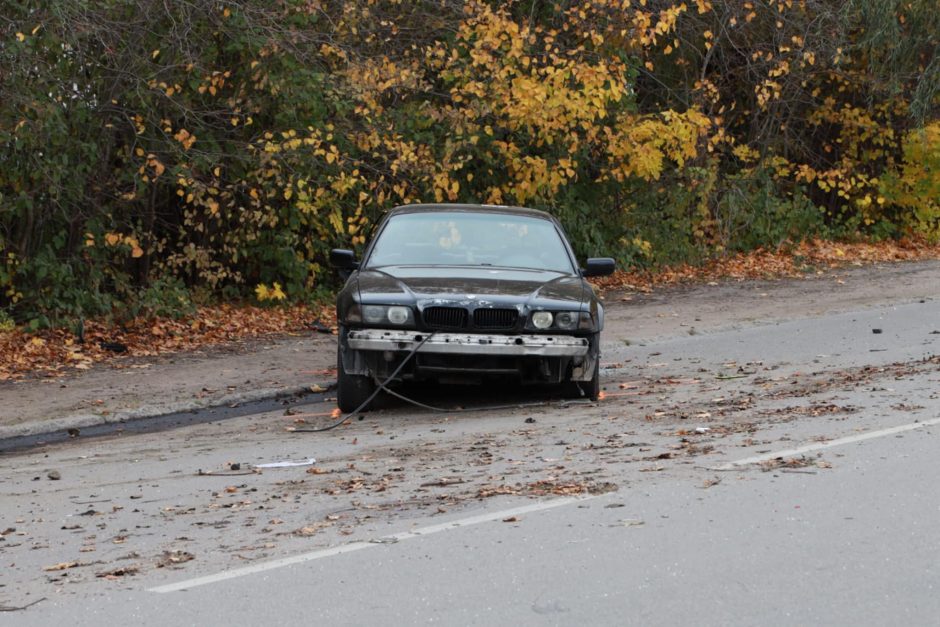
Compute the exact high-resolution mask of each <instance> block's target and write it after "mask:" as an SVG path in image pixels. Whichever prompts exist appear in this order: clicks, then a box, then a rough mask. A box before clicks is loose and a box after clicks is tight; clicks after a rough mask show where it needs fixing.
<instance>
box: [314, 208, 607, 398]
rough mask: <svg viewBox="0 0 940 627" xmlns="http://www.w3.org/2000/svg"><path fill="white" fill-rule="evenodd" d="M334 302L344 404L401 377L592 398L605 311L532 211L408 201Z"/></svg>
mask: <svg viewBox="0 0 940 627" xmlns="http://www.w3.org/2000/svg"><path fill="white" fill-rule="evenodd" d="M331 260H332V262H333V264H334V265H335V266H337V267H338V268H340V269H342V270H344V271H345V272H348V273H349V278H348V279H347V281H346V285H345V286H344V287H343V289H342V291H341V292H340V293H339V295H338V296H337V301H336V313H337V319H338V321H339V343H338V344H339V349H338V357H337V366H338V367H337V370H338V374H337V376H338V392H337V400H338V403H339V407H340V409H341V410H342V411H344V412H351V411H356V410H358V411H362V410H364V409H367V408H368V405H369V403H370V401H371V399H372V398H373V397H374V395H375V392H376V386H377V385H379V384H381V385H391V384H394V383H398V382H400V381H403V380H416V381H440V382H469V383H477V382H481V381H483V380H486V379H488V378H498V379H501V380H506V379H508V378H511V379H513V380H516V381H518V382H522V383H548V384H555V385H560V386H563V387H564V390H565V391H566V392H567V393H568V394H569V395H573V396H582V395H583V396H586V397H587V398H590V399H595V400H596V399H597V396H598V394H599V391H600V383H599V378H598V372H599V363H600V333H601V330H602V329H603V327H604V309H603V307H602V306H601V303H600V302H599V301H598V299H597V297H596V296H595V294H594V290H593V289H592V288H591V286H590V284H588V282H587V281H585V277H589V276H600V275H605V274H610V273H611V272H613V269H614V262H613V260H612V259H609V258H594V259H588V260H587V261H586V263H585V265H584V267H583V268H581V267H579V265H578V263H577V261H576V259H575V256H574V252H573V251H572V249H571V246H570V244H569V243H568V240H567V238H566V237H565V234H564V231H563V230H562V228H561V225H560V224H559V223H558V221H557V220H555V218H553V217H552V216H551V215H549V214H547V213H544V212H542V211H537V210H534V209H524V208H519V207H502V206H488V205H482V206H481V205H410V206H405V207H398V208H396V209H393V210H391V211H390V212H389V213H388V214H387V215H386V216H385V219H384V220H383V221H382V222H381V223H380V224H379V226H378V228H377V230H376V233H375V237H374V238H373V240H372V242H371V243H370V244H369V246H368V248H367V249H366V251H365V254H364V255H363V258H362V260H361V261H357V260H356V258H355V255H354V254H353V252H352V251H349V250H334V251H333V252H332V254H331Z"/></svg>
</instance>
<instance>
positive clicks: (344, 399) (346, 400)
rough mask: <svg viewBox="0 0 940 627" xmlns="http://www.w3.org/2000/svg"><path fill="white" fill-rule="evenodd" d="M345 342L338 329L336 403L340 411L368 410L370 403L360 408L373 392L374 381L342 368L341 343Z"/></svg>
mask: <svg viewBox="0 0 940 627" xmlns="http://www.w3.org/2000/svg"><path fill="white" fill-rule="evenodd" d="M345 343H346V334H345V332H343V331H340V341H339V343H338V346H337V349H336V404H337V405H339V410H340V411H341V412H343V413H344V414H345V413H349V412H352V411H356V410H357V409H359V411H369V409H370V408H371V407H372V403H369V404H368V405H366V406H365V407H362V408H361V409H360V407H359V406H360V405H362V404H363V403H365V402H366V400H368V399H369V397H370V396H372V394H373V393H374V392H375V387H376V386H375V381H373V380H372V377H364V376H362V375H357V374H349V373H347V372H346V371H345V370H344V369H343V353H342V351H343V348H342V347H343V345H344V344H345Z"/></svg>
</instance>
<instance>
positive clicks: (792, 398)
mask: <svg viewBox="0 0 940 627" xmlns="http://www.w3.org/2000/svg"><path fill="white" fill-rule="evenodd" d="M618 307H619V308H618ZM822 309H823V310H824V309H825V308H822ZM611 311H612V314H611V315H612V318H614V319H616V317H617V316H627V314H628V313H629V310H628V309H627V306H626V305H623V306H613V307H612V308H611ZM780 314H781V315H780V316H777V317H775V318H774V321H773V322H768V321H767V318H764V317H761V318H760V319H756V320H752V321H747V320H743V317H742V316H739V318H738V321H737V322H736V323H735V324H734V325H729V326H727V327H725V328H714V329H712V330H710V331H708V332H704V333H702V332H699V331H697V330H692V327H690V329H689V332H687V333H683V334H681V335H676V334H672V335H669V336H664V337H659V338H652V339H650V338H646V339H645V340H639V341H638V340H635V339H633V340H630V338H629V336H628V335H627V333H626V332H625V331H624V329H625V328H626V326H625V325H624V324H620V325H619V326H615V328H616V329H617V332H616V334H611V333H608V334H607V335H606V336H605V338H604V352H605V355H604V362H605V364H606V367H605V369H604V371H603V375H604V380H605V390H606V393H607V396H606V398H604V399H603V400H602V401H601V402H600V403H598V404H590V403H573V404H569V405H564V404H563V403H562V402H561V401H558V400H557V399H554V398H552V397H551V395H550V394H539V393H533V392H532V391H518V390H511V389H507V390H498V391H488V393H487V394H486V398H483V399H481V395H480V393H479V390H471V391H467V390H454V389H443V390H433V391H430V392H427V391H422V390H411V391H410V393H417V394H419V395H420V397H421V399H422V400H424V401H425V402H430V403H432V404H439V405H446V406H447V407H450V408H455V407H457V406H459V407H463V408H470V409H475V410H478V411H474V412H473V413H461V412H458V411H446V412H429V411H423V410H415V409H414V408H411V407H410V406H407V405H403V404H399V405H395V406H393V407H391V408H390V409H388V410H386V411H383V412H378V413H375V414H371V415H369V416H367V417H366V418H365V419H363V420H356V421H353V422H352V423H350V424H348V425H347V426H344V427H342V428H340V429H337V430H335V431H330V432H327V433H320V434H314V433H296V432H290V431H287V429H289V428H291V427H304V426H313V425H317V424H322V422H323V421H325V420H327V418H325V417H323V416H321V415H320V414H323V413H326V412H327V411H329V409H331V406H330V405H328V404H326V403H324V404H321V405H312V406H309V407H305V408H302V411H303V412H304V413H301V414H300V415H296V414H295V415H284V412H283V411H278V412H268V413H265V414H259V415H253V416H243V417H239V418H233V419H230V420H225V421H220V422H216V423H209V424H197V425H193V426H190V427H186V428H182V429H175V430H170V431H166V432H162V433H156V434H142V435H134V436H125V437H110V438H101V439H97V440H83V441H81V442H76V443H66V444H61V445H55V446H49V447H46V448H44V449H41V450H34V451H25V452H18V453H12V454H7V455H4V456H2V457H0V472H2V476H3V477H4V478H5V480H4V482H3V487H2V492H0V494H2V502H3V508H2V509H3V521H2V527H4V528H5V529H6V531H4V532H3V540H2V542H0V560H2V565H3V571H2V572H3V575H2V580H0V584H2V585H0V605H2V606H6V607H7V608H10V607H14V606H15V607H22V606H25V605H27V604H30V603H34V602H35V605H32V606H30V607H28V608H26V609H23V610H21V611H16V612H11V613H9V614H6V615H5V616H4V617H3V619H2V620H4V621H5V622H9V623H10V624H16V625H49V624H79V625H84V624H88V625H92V624H95V625H98V624H101V623H105V624H111V623H118V622H128V623H130V622H133V623H135V624H161V625H163V624H174V625H175V624H194V625H206V624H226V625H259V624H261V625H292V624H311V623H313V624H317V623H328V624H340V625H347V624H348V625H362V624H426V623H437V624H448V625H450V624H461V625H463V624H485V625H493V624H496V625H510V624H547V625H576V624H577V625H581V624H610V625H624V624H627V625H633V624H635V625H660V624H662V625H673V624H696V625H752V624H783V625H804V624H831V625H858V624H886V623H893V622H900V623H902V624H935V621H936V616H938V615H940V595H938V594H937V587H938V586H940V574H938V567H937V564H940V534H938V531H940V491H938V490H937V489H936V486H935V485H934V484H935V482H936V478H937V477H938V476H940V456H938V455H937V454H936V450H937V446H936V442H937V441H936V434H937V431H938V429H940V396H938V394H940V357H938V355H940V333H938V331H940V300H938V299H937V287H936V286H930V285H927V286H925V288H924V294H923V297H922V298H913V299H909V300H907V301H905V302H877V299H874V302H872V303H871V304H868V305H866V306H864V307H861V306H860V307H858V308H855V309H853V310H850V311H838V312H834V313H833V312H826V311H820V312H810V314H808V315H807V314H806V313H804V314H803V315H800V316H796V315H787V312H785V311H782V310H781V312H780ZM628 340H630V341H628ZM491 404H500V405H509V406H510V407H509V408H506V409H485V406H487V405H491ZM301 421H305V422H301ZM311 458H312V459H313V460H315V461H312V462H311V461H310V460H311ZM285 460H286V461H293V462H303V463H304V464H305V465H299V466H292V467H283V468H257V467H256V466H258V465H261V464H264V463H271V462H276V461H285ZM308 462H309V463H308ZM233 464H237V466H235V469H233ZM50 473H59V475H60V477H61V478H59V479H56V480H51V479H49V478H48V477H49V475H50ZM40 599H42V600H41V601H40Z"/></svg>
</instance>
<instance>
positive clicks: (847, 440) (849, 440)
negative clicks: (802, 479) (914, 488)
mask: <svg viewBox="0 0 940 627" xmlns="http://www.w3.org/2000/svg"><path fill="white" fill-rule="evenodd" d="M938 424H940V418H934V419H932V420H925V421H923V422H912V423H910V424H906V425H900V426H897V427H889V428H887V429H878V430H877V431H868V432H866V433H859V434H858V435H850V436H847V437H844V438H838V439H835V440H829V441H828V442H817V443H815V444H807V445H806V446H800V447H797V448H791V449H787V450H785V451H776V452H773V453H764V454H762V455H754V456H753V457H745V458H744V459H739V460H737V461H734V462H729V463H727V464H721V465H719V466H716V467H715V469H716V470H732V469H734V468H739V467H741V466H748V465H750V464H759V463H761V462H766V461H768V460H771V459H777V458H778V457H782V458H784V459H786V458H788V457H796V456H797V455H803V454H805V453H812V452H813V451H819V450H823V449H827V448H833V447H835V446H842V445H843V444H853V443H855V442H864V441H865V440H874V439H875V438H883V437H886V436H889V435H895V434H898V433H904V432H905V431H914V430H915V429H923V428H924V427H932V426H933V425H938Z"/></svg>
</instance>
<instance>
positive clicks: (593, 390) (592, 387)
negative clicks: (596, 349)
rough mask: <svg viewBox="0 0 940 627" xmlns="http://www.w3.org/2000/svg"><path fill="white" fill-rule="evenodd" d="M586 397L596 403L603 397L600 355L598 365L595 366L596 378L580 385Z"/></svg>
mask: <svg viewBox="0 0 940 627" xmlns="http://www.w3.org/2000/svg"><path fill="white" fill-rule="evenodd" d="M579 385H580V386H581V389H582V390H583V391H584V395H585V396H587V397H588V398H589V399H590V400H592V401H596V400H597V399H598V398H600V396H601V359H600V355H598V358H597V363H595V364H594V376H593V377H591V380H590V381H581V382H580V383H579Z"/></svg>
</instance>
